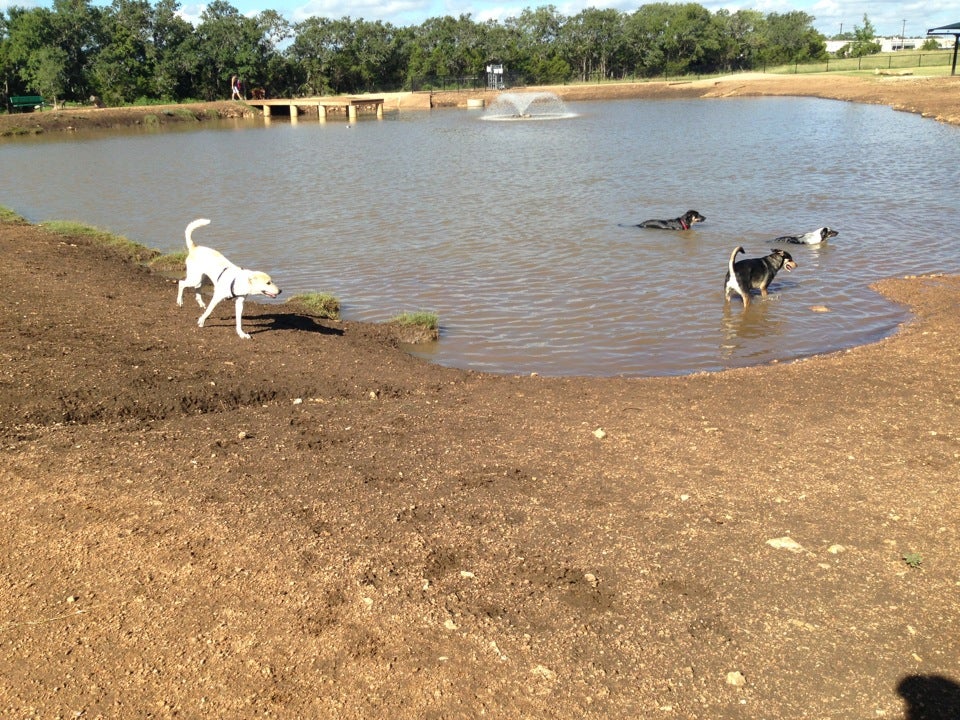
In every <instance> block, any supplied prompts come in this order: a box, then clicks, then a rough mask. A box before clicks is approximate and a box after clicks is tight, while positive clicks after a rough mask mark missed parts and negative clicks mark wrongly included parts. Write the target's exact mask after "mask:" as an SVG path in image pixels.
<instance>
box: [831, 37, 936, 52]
mask: <svg viewBox="0 0 960 720" xmlns="http://www.w3.org/2000/svg"><path fill="white" fill-rule="evenodd" d="M930 39H933V40H936V41H937V42H938V43H939V44H940V49H941V50H950V49H952V48H953V38H952V37H942V36H941V37H927V36H924V37H918V38H902V37H900V36H899V35H895V36H893V37H878V38H874V39H873V41H874V42H878V43H880V52H893V51H895V50H919V49H920V47H921V46H922V45H923V44H924V43H925V42H926V41H927V40H930ZM850 42H851V41H850V40H827V41H826V43H827V52H828V53H835V52H837V50H839V49H840V48H842V47H843V46H844V45H849V44H850Z"/></svg>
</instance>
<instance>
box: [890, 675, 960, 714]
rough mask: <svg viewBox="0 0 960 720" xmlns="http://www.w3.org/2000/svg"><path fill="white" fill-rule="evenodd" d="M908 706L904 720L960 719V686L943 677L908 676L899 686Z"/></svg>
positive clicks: (899, 691) (898, 688) (898, 689)
mask: <svg viewBox="0 0 960 720" xmlns="http://www.w3.org/2000/svg"><path fill="white" fill-rule="evenodd" d="M897 692H898V693H899V694H900V696H901V697H902V698H903V699H904V701H905V702H906V704H907V707H906V711H905V713H904V716H903V717H904V720H956V719H957V718H960V685H958V684H957V683H956V682H955V681H953V680H951V679H950V678H947V677H944V676H942V675H908V676H907V677H905V678H903V680H901V681H900V683H899V684H898V685H897Z"/></svg>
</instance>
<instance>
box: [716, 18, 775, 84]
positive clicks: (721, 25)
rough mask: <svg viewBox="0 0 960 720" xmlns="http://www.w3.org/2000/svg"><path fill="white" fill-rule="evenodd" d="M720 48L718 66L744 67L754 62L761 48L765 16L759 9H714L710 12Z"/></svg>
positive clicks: (754, 63) (753, 65) (752, 65)
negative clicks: (732, 11)
mask: <svg viewBox="0 0 960 720" xmlns="http://www.w3.org/2000/svg"><path fill="white" fill-rule="evenodd" d="M714 23H715V24H716V25H717V33H718V36H719V47H720V52H719V55H718V61H719V64H720V65H719V69H722V70H724V71H726V72H730V71H731V70H746V69H750V68H754V67H756V66H757V63H758V60H759V58H760V57H761V56H762V53H763V48H764V37H765V35H766V23H767V20H766V18H765V17H764V15H763V13H761V12H760V11H759V10H737V11H736V12H735V13H732V14H731V13H730V12H728V11H727V10H718V11H717V13H716V15H714Z"/></svg>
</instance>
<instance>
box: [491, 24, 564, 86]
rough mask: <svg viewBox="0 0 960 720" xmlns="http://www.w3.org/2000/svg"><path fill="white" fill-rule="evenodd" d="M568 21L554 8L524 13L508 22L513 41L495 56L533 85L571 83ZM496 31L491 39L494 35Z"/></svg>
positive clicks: (507, 25)
mask: <svg viewBox="0 0 960 720" xmlns="http://www.w3.org/2000/svg"><path fill="white" fill-rule="evenodd" d="M566 23H567V18H566V17H565V16H564V15H563V14H562V13H560V12H559V11H558V10H557V8H556V7H555V6H553V5H547V6H545V7H539V8H537V9H536V10H530V9H529V8H528V9H526V10H524V11H523V12H522V13H520V15H519V16H518V17H516V18H510V19H508V20H507V21H506V23H505V28H507V30H508V32H509V33H510V37H511V38H512V39H513V42H512V45H511V46H510V47H509V49H508V48H503V49H499V50H498V51H494V52H492V53H491V57H492V58H495V59H499V60H501V61H502V62H503V63H504V64H505V65H506V66H507V69H508V71H512V72H515V73H519V74H521V75H523V76H524V77H525V79H526V82H528V83H532V84H552V83H560V82H564V81H566V80H569V79H570V78H571V77H572V75H573V71H572V69H571V68H570V64H569V62H567V60H566V58H565V55H566V54H567V53H566V44H565V43H566V38H565V35H564V26H565V25H566ZM494 35H495V33H494V31H493V29H492V28H490V29H488V37H492V36H494ZM509 50H512V51H513V52H510V51H509Z"/></svg>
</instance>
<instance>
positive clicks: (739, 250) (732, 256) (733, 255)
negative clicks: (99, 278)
mask: <svg viewBox="0 0 960 720" xmlns="http://www.w3.org/2000/svg"><path fill="white" fill-rule="evenodd" d="M197 222H200V221H199V220H198V221H197ZM207 222H210V221H209V220H207ZM204 225H206V223H204ZM742 252H744V250H743V248H742V247H735V248H734V249H733V252H732V253H730V262H729V267H728V270H729V271H730V276H731V277H733V261H734V260H736V259H737V255H739V254H740V253H742Z"/></svg>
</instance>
